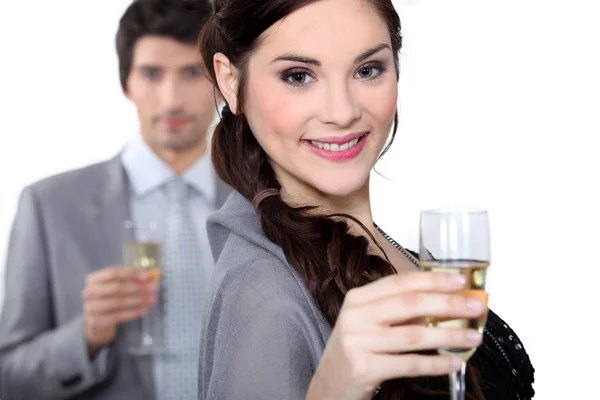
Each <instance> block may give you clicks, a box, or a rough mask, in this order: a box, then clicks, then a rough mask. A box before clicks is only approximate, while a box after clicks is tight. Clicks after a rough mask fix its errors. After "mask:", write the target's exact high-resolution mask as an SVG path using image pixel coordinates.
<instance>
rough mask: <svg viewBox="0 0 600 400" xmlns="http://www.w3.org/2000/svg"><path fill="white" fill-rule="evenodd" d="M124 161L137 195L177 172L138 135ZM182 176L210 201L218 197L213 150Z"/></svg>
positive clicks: (128, 146) (125, 151)
mask: <svg viewBox="0 0 600 400" xmlns="http://www.w3.org/2000/svg"><path fill="white" fill-rule="evenodd" d="M121 162H122V163H123V167H124V168H125V171H126V172H127V176H128V178H129V181H130V182H131V185H132V187H133V190H134V192H135V194H136V195H138V196H144V195H146V194H148V193H149V192H151V191H153V190H155V189H158V188H160V187H161V186H163V185H164V184H165V183H167V182H168V181H170V180H172V179H175V178H177V174H175V172H174V171H173V170H172V169H171V168H170V167H169V165H167V164H166V163H165V162H164V161H163V160H162V159H161V158H160V157H159V156H158V155H157V154H156V153H155V152H154V151H153V150H152V148H150V146H148V144H147V143H146V142H145V141H144V140H143V139H142V138H141V137H139V136H138V137H136V138H135V139H133V140H132V141H131V142H129V143H128V144H127V145H126V146H125V149H124V150H123V152H122V153H121ZM181 179H183V181H184V182H186V183H187V184H189V185H190V186H191V187H192V188H194V189H195V190H196V191H197V192H199V193H200V194H201V195H203V196H204V197H205V198H207V199H208V200H209V201H211V202H214V201H216V200H215V199H216V181H215V175H214V173H213V172H212V165H211V162H210V154H208V153H207V154H205V155H204V156H202V157H201V158H199V159H198V160H196V162H194V164H192V165H191V166H190V167H189V168H188V169H187V170H185V171H184V172H183V174H182V175H181Z"/></svg>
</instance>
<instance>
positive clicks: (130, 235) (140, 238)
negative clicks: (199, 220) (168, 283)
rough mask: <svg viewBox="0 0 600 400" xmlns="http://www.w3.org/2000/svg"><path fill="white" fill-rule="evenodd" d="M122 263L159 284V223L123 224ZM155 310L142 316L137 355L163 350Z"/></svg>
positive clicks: (130, 222)
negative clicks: (155, 331)
mask: <svg viewBox="0 0 600 400" xmlns="http://www.w3.org/2000/svg"><path fill="white" fill-rule="evenodd" d="M124 236H125V237H124V241H123V264H124V265H125V267H127V268H135V269H139V270H140V271H144V272H146V273H148V277H149V279H150V282H152V283H154V284H156V285H158V284H159V283H160V275H161V269H160V265H161V245H160V243H161V232H160V229H159V225H158V223H157V222H156V221H148V222H147V223H144V224H137V225H136V224H134V222H133V221H131V220H127V221H125V225H124ZM153 328H154V321H153V319H152V308H150V309H149V310H148V312H147V313H146V314H144V315H143V316H142V317H141V333H140V338H139V343H138V342H136V343H135V344H133V346H132V347H130V349H129V350H130V352H131V353H132V354H135V355H150V354H157V353H159V352H160V351H162V348H161V346H160V344H159V340H158V337H157V335H155V334H154V333H153V331H154V329H153Z"/></svg>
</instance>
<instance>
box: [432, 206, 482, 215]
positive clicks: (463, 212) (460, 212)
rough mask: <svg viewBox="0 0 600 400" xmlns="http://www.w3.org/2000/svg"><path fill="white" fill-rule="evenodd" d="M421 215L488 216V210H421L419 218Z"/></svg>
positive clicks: (446, 208)
mask: <svg viewBox="0 0 600 400" xmlns="http://www.w3.org/2000/svg"><path fill="white" fill-rule="evenodd" d="M423 215H488V210H486V209H483V208H476V207H461V206H457V207H454V206H449V207H439V208H430V209H427V210H422V211H421V216H423Z"/></svg>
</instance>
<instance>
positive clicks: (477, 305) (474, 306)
mask: <svg viewBox="0 0 600 400" xmlns="http://www.w3.org/2000/svg"><path fill="white" fill-rule="evenodd" d="M467 308H468V309H469V310H473V311H477V312H481V311H483V303H482V302H480V301H477V300H474V299H470V298H468V299H467Z"/></svg>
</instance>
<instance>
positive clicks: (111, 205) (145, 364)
mask: <svg viewBox="0 0 600 400" xmlns="http://www.w3.org/2000/svg"><path fill="white" fill-rule="evenodd" d="M105 176H106V180H105V181H104V182H103V184H100V185H98V190H99V192H98V193H97V195H96V196H95V200H96V202H95V207H94V221H95V226H96V227H97V229H93V231H94V232H95V242H94V246H93V247H94V252H95V253H94V256H95V257H96V262H95V264H96V265H100V266H104V267H106V266H111V265H122V264H123V251H122V246H123V240H124V239H126V238H125V237H124V229H123V226H124V222H125V221H126V220H128V219H130V215H131V213H130V210H129V182H128V180H127V177H126V174H125V171H124V169H123V167H122V164H121V159H120V155H119V156H117V157H115V158H114V159H112V160H110V161H108V162H107V163H106V175H105ZM140 334H141V322H140V320H139V319H138V320H134V321H130V322H128V323H126V324H123V325H121V326H120V327H119V333H118V337H117V340H119V341H120V342H121V343H120V344H119V345H120V347H121V357H123V356H124V355H125V353H126V352H127V348H128V347H129V345H130V344H132V343H135V341H136V340H139V338H140ZM127 356H129V357H131V363H132V364H133V365H135V368H136V369H137V372H138V375H139V378H140V380H141V382H142V383H143V386H144V388H145V390H146V393H148V394H150V398H153V397H154V396H153V394H154V379H153V370H152V358H151V357H138V356H130V355H128V354H127Z"/></svg>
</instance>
